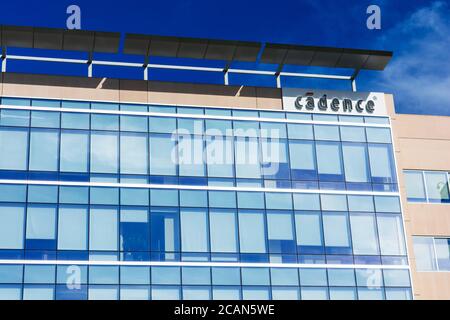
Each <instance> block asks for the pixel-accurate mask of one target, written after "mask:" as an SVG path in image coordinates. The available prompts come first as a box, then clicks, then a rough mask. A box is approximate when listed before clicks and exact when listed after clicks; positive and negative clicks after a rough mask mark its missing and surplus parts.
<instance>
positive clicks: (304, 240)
mask: <svg viewBox="0 0 450 320" xmlns="http://www.w3.org/2000/svg"><path fill="white" fill-rule="evenodd" d="M295 227H296V233H297V246H298V251H299V252H300V253H302V254H320V253H323V231H322V217H321V214H320V211H310V212H307V211H304V212H296V214H295Z"/></svg>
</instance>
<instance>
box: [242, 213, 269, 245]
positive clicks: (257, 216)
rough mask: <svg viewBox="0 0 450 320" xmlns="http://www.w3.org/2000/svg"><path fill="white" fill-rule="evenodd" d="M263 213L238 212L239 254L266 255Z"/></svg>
mask: <svg viewBox="0 0 450 320" xmlns="http://www.w3.org/2000/svg"><path fill="white" fill-rule="evenodd" d="M264 220H265V219H264V213H262V212H260V211H249V210H242V211H239V239H240V248H241V253H266V252H267V247H266V239H267V237H266V226H265V221H264Z"/></svg>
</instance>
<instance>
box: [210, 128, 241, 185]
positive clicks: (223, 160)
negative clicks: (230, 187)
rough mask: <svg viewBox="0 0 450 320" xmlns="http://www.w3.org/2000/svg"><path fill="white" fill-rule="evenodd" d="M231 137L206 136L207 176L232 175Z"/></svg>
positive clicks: (225, 176)
mask: <svg viewBox="0 0 450 320" xmlns="http://www.w3.org/2000/svg"><path fill="white" fill-rule="evenodd" d="M233 150H234V146H233V139H232V138H229V137H225V136H208V137H207V138H206V149H205V153H206V163H207V165H208V176H209V177H224V178H228V177H233V176H234V158H233Z"/></svg>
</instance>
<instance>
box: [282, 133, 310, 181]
mask: <svg viewBox="0 0 450 320" xmlns="http://www.w3.org/2000/svg"><path fill="white" fill-rule="evenodd" d="M289 156H290V164H291V172H292V179H305V180H310V179H317V168H316V154H315V149H314V142H312V141H290V142H289Z"/></svg>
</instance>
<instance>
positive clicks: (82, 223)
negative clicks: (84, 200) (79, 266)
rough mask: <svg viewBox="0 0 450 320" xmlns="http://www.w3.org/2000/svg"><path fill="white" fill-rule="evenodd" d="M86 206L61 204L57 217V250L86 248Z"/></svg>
mask: <svg viewBox="0 0 450 320" xmlns="http://www.w3.org/2000/svg"><path fill="white" fill-rule="evenodd" d="M87 216H88V211H87V208H86V207H78V206H61V207H60V208H59V219H58V250H87V227H88V220H87Z"/></svg>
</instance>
